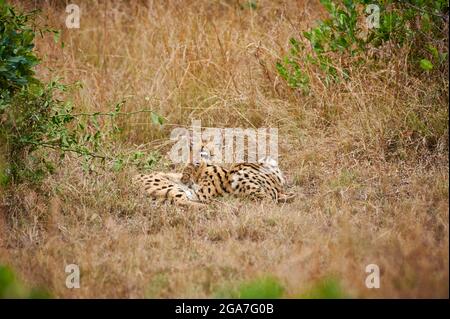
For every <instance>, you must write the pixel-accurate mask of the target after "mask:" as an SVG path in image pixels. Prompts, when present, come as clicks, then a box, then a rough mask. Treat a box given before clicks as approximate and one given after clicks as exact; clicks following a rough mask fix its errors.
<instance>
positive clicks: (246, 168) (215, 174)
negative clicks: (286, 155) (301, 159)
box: [181, 158, 294, 203]
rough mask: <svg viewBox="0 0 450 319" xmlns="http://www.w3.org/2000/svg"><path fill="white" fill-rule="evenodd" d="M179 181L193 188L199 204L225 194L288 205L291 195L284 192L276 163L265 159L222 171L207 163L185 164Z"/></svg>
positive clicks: (280, 174) (222, 169) (283, 183)
mask: <svg viewBox="0 0 450 319" xmlns="http://www.w3.org/2000/svg"><path fill="white" fill-rule="evenodd" d="M181 182H182V183H184V184H186V185H196V187H197V189H196V194H197V197H198V199H199V200H200V201H201V202H204V203H207V202H209V201H210V200H211V199H212V198H213V197H216V196H221V195H223V194H225V193H229V194H232V195H234V196H238V197H247V198H250V199H253V200H265V199H271V200H273V201H275V202H289V201H292V200H293V198H294V194H292V193H286V192H285V187H286V181H285V178H284V176H283V174H282V172H281V170H280V169H279V167H278V165H277V163H276V162H275V161H274V160H272V159H270V158H267V159H265V160H263V161H261V162H259V163H240V164H235V165H233V166H232V167H231V168H229V169H226V168H224V167H222V166H220V165H215V164H212V163H211V162H210V161H207V160H202V161H200V163H199V164H188V165H187V166H186V167H185V169H184V170H183V173H182V177H181Z"/></svg>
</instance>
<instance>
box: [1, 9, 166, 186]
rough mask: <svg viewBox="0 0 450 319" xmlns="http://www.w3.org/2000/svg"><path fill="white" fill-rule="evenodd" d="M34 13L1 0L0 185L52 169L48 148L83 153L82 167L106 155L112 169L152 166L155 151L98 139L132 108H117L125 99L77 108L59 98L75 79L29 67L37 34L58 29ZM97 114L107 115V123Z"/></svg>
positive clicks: (110, 133) (35, 60) (33, 59)
mask: <svg viewBox="0 0 450 319" xmlns="http://www.w3.org/2000/svg"><path fill="white" fill-rule="evenodd" d="M35 17H36V12H31V13H23V12H18V10H16V9H15V8H13V7H12V6H10V5H8V4H6V3H5V1H4V0H0V36H1V37H0V84H1V86H0V186H1V185H6V184H8V183H9V182H10V181H11V180H14V181H15V182H20V181H22V180H32V181H35V182H37V181H39V180H41V179H42V177H44V176H45V174H46V173H48V172H52V171H53V170H54V169H55V167H56V163H54V162H55V160H54V159H53V160H52V159H51V158H50V157H49V156H47V151H48V150H49V149H52V150H54V151H56V152H57V153H59V155H60V157H61V158H63V157H64V156H65V155H66V154H67V153H68V152H70V153H75V154H78V155H80V156H82V157H83V158H84V168H85V169H86V170H89V167H90V166H89V161H90V160H92V159H95V158H97V159H100V160H102V161H103V162H105V161H106V160H109V161H110V162H111V163H112V168H113V169H115V170H117V169H120V168H121V167H122V166H123V165H124V163H130V164H133V165H136V166H140V167H143V168H149V167H151V166H153V165H154V164H155V163H156V162H157V161H158V159H159V158H158V155H157V154H151V155H150V157H145V156H143V155H142V156H141V155H139V154H137V155H136V154H135V153H132V154H115V155H114V156H111V155H110V156H107V155H105V152H104V151H105V148H106V147H104V146H103V145H102V141H103V140H104V138H105V136H106V135H108V136H113V135H114V134H115V133H116V132H118V131H119V128H118V127H117V126H116V124H115V119H116V117H117V116H118V115H129V114H131V113H126V112H122V111H121V109H122V106H123V105H124V103H125V101H121V102H119V103H117V104H116V105H115V106H114V109H113V110H112V111H111V112H106V113H100V112H94V113H77V112H75V110H74V107H73V105H72V104H71V103H70V102H67V101H64V100H62V99H61V98H60V97H61V96H65V93H66V91H67V90H70V89H72V88H76V87H77V86H78V85H77V84H75V85H64V84H62V83H61V82H59V81H58V80H53V81H50V83H47V84H45V83H42V82H41V81H39V80H38V79H37V78H35V76H34V70H33V67H34V66H36V65H37V64H38V62H39V59H38V57H37V56H36V55H35V53H34V51H33V48H34V44H33V43H34V39H35V36H36V34H37V33H40V34H42V33H43V32H45V31H47V32H53V33H54V34H55V35H59V33H58V31H55V30H51V29H46V28H39V27H38V26H36V25H34V19H35ZM57 38H58V37H57V36H56V37H55V39H57ZM138 112H149V113H151V114H150V115H151V119H152V122H153V123H154V124H157V125H159V126H161V125H163V123H164V118H162V117H161V116H160V115H158V114H156V113H154V112H152V111H151V110H142V111H136V112H133V113H138ZM100 117H106V118H109V119H110V120H111V124H112V125H111V126H110V127H109V129H106V128H105V125H102V123H101V121H100ZM53 153H54V152H53ZM115 153H117V152H115Z"/></svg>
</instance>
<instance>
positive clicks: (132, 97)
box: [0, 1, 449, 298]
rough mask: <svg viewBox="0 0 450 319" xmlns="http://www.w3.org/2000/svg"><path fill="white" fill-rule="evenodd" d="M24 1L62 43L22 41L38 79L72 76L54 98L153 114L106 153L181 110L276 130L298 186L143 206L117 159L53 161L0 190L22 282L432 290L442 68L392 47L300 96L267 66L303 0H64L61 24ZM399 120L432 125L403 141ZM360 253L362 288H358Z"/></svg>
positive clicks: (307, 17) (441, 180)
mask: <svg viewBox="0 0 450 319" xmlns="http://www.w3.org/2000/svg"><path fill="white" fill-rule="evenodd" d="M40 3H41V4H40V6H41V7H42V9H43V12H44V13H45V14H46V15H47V16H48V22H49V23H50V25H53V26H55V27H59V28H61V29H63V35H62V40H63V41H64V43H65V47H64V48H63V49H62V48H61V47H60V46H59V45H58V44H54V43H52V41H51V40H50V39H47V38H45V39H42V40H40V41H39V43H38V46H37V48H38V52H39V54H40V55H41V56H42V57H43V64H42V65H41V66H40V68H39V72H38V74H39V76H40V77H41V78H49V77H50V76H55V75H59V76H62V77H63V78H64V79H65V80H66V81H67V82H70V81H75V80H79V81H81V82H82V83H83V85H84V87H83V89H81V90H80V91H79V92H76V93H74V95H73V96H72V97H71V98H72V99H73V100H74V103H75V105H77V107H78V108H79V109H83V110H89V111H94V110H95V111H101V110H103V111H104V110H107V109H108V108H111V105H112V104H114V103H115V102H117V101H118V100H120V99H122V98H123V97H124V96H127V101H128V102H127V103H126V108H127V110H130V111H131V110H137V109H142V108H152V109H154V110H155V111H157V112H158V113H160V114H162V115H163V116H164V117H165V118H166V120H167V125H165V126H163V128H162V129H158V128H155V127H154V126H152V125H151V123H150V119H149V118H146V117H144V116H142V115H139V116H136V117H132V118H130V119H125V118H124V120H123V123H122V124H123V125H124V126H125V127H126V130H125V131H124V133H123V135H122V139H121V140H120V141H116V143H118V144H120V145H121V146H120V147H124V148H128V149H133V148H137V147H140V148H141V149H145V150H147V151H151V150H152V148H153V147H154V146H153V145H155V143H156V144H158V145H159V144H161V141H165V140H166V139H167V138H168V136H169V133H170V130H171V129H172V128H173V126H176V125H184V126H188V125H190V121H191V120H192V119H201V120H202V124H203V125H205V126H216V127H278V128H279V133H280V134H279V135H280V138H279V139H280V153H281V154H280V155H281V156H280V161H281V166H282V168H283V169H284V171H286V173H287V175H288V176H289V177H290V179H291V180H292V182H293V183H294V184H295V187H296V189H297V190H298V193H299V196H298V199H296V200H295V201H294V203H292V204H288V205H285V206H275V205H269V204H258V203H250V202H242V201H237V200H232V199H224V200H222V202H223V203H222V204H219V203H217V204H216V205H214V206H211V207H210V208H209V209H208V210H207V211H206V212H205V211H203V212H196V211H186V210H182V209H180V208H176V207H170V206H167V207H166V206H164V207H153V206H152V205H151V204H150V203H149V201H148V199H146V198H145V197H143V196H142V195H141V194H140V193H139V192H138V191H137V190H135V189H132V188H130V177H131V176H132V174H134V173H135V169H134V168H131V167H127V168H125V169H124V170H123V171H121V172H119V173H113V172H111V171H109V170H107V169H103V168H101V167H100V166H97V168H96V169H95V170H94V172H91V173H84V172H83V170H82V169H81V166H80V162H79V160H78V159H76V158H68V159H66V160H65V162H64V165H62V167H61V168H60V169H59V170H58V171H57V173H55V174H53V175H51V176H49V177H48V178H46V179H45V180H44V183H43V185H42V186H40V187H35V186H32V185H27V184H24V185H20V186H17V187H15V188H14V189H13V190H12V191H8V192H7V193H6V192H5V193H4V195H3V196H1V199H2V205H1V206H0V209H1V215H0V217H1V218H0V260H1V262H2V263H6V264H9V265H11V266H12V267H13V268H14V269H15V270H16V271H17V272H18V273H19V275H20V277H21V278H23V279H24V280H25V281H26V282H27V283H28V284H29V285H42V286H45V287H48V288H49V289H50V290H51V292H52V293H53V295H54V296H55V297H68V298H72V297H138V298H140V297H212V296H217V295H218V294H219V292H220V291H223V290H224V289H225V290H226V289H228V287H234V286H236V285H238V284H239V283H240V282H244V281H248V280H252V279H254V278H258V277H261V276H265V275H271V276H275V277H277V278H278V279H279V280H280V282H281V283H282V285H283V286H284V287H285V296H286V297H296V296H299V295H301V294H302V293H303V292H304V291H305V290H307V289H308V287H311V286H312V285H314V283H315V282H317V281H318V280H320V279H322V278H328V277H333V278H337V279H338V280H339V282H340V283H341V284H342V287H343V289H344V290H345V292H346V294H347V295H349V296H352V297H447V298H448V296H449V290H448V289H449V287H448V282H449V257H448V252H449V229H448V222H449V216H448V208H449V199H448V196H449V193H448V191H449V189H448V182H449V171H448V154H447V151H448V123H447V121H448V109H447V102H448V79H447V77H446V75H442V77H440V75H435V76H433V77H428V78H423V77H422V78H418V77H414V76H412V75H411V74H408V73H407V71H406V68H405V67H404V63H405V61H404V56H405V55H406V54H407V52H403V53H401V52H400V53H397V55H395V56H394V57H393V58H392V59H391V60H390V61H388V62H385V65H384V66H383V68H382V69H381V70H378V71H377V72H374V71H373V70H371V69H370V68H366V69H364V68H360V69H355V70H353V74H352V80H351V81H349V82H345V83H341V84H336V85H333V86H331V87H324V86H323V85H322V84H320V82H318V81H313V83H312V86H311V94H309V95H306V96H305V95H301V94H298V93H296V92H294V91H292V90H290V89H288V88H287V87H286V86H285V85H284V83H283V81H282V80H281V79H280V78H279V77H277V74H276V71H275V68H274V64H275V62H276V60H277V59H279V58H280V57H281V56H283V54H284V53H285V52H286V50H287V43H288V39H289V37H291V36H294V35H295V36H296V35H298V34H299V30H305V29H306V28H307V27H308V26H311V25H313V23H314V21H315V19H317V18H319V17H320V16H321V14H322V12H321V11H320V6H319V5H318V4H317V3H316V1H296V2H294V1H286V2H282V1H258V2H257V3H258V7H257V9H256V10H252V9H250V8H248V7H246V6H243V8H241V7H240V5H239V1H213V2H209V1H190V2H189V3H187V2H183V3H181V2H169V3H166V2H159V1H139V2H138V1H123V2H120V1H113V2H106V1H98V2H94V1H78V2H77V3H79V5H80V7H81V10H82V17H81V28H80V29H79V30H68V29H65V28H64V27H63V22H64V19H65V13H64V5H58V4H56V2H55V3H52V1H47V2H44V1H42V2H40ZM240 3H241V4H245V2H244V1H240ZM34 4H35V2H34V1H29V3H27V4H25V5H26V6H28V7H33V5H34ZM311 75H313V73H312V70H311ZM411 115H417V116H419V117H420V118H426V119H427V120H429V122H428V123H427V124H428V125H430V126H432V132H433V134H431V135H430V136H429V137H427V138H423V137H422V136H419V135H418V133H417V131H418V128H417V127H415V125H417V122H415V121H412V120H410V119H411V118H415V117H411ZM439 133H440V134H439ZM161 165H162V166H164V162H163V163H162V164H161ZM68 263H76V264H78V265H79V266H80V268H81V272H82V279H81V288H80V289H74V290H70V289H67V288H66V287H65V277H66V273H65V272H64V267H65V265H66V264H68ZM370 263H375V264H378V265H379V267H380V269H381V272H382V275H381V288H380V289H367V288H366V287H365V285H364V281H365V277H366V275H367V274H366V273H365V267H366V265H367V264H370Z"/></svg>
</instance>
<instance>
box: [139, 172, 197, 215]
mask: <svg viewBox="0 0 450 319" xmlns="http://www.w3.org/2000/svg"><path fill="white" fill-rule="evenodd" d="M180 179H181V174H177V173H162V172H155V173H152V174H146V175H145V174H140V175H137V176H136V177H135V178H134V182H135V183H138V184H139V185H142V186H143V187H144V190H145V192H146V193H147V194H148V195H149V196H150V197H151V198H152V199H153V200H156V201H160V202H167V201H168V202H171V203H174V204H176V205H180V206H189V207H196V208H199V207H203V206H204V204H202V203H200V202H199V199H198V197H197V194H196V193H195V191H194V190H193V189H192V188H189V187H188V186H186V185H184V184H182V183H181V182H180Z"/></svg>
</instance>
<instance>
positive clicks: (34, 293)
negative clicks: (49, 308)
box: [0, 265, 51, 299]
mask: <svg viewBox="0 0 450 319" xmlns="http://www.w3.org/2000/svg"><path fill="white" fill-rule="evenodd" d="M3 298H28V299H47V298H51V295H50V293H49V292H48V291H47V290H45V289H41V288H33V289H29V288H27V287H25V286H24V285H23V284H22V283H21V282H20V281H19V280H18V279H17V276H16V274H15V273H14V271H13V270H12V269H11V268H9V267H7V266H3V265H0V299H3Z"/></svg>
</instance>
